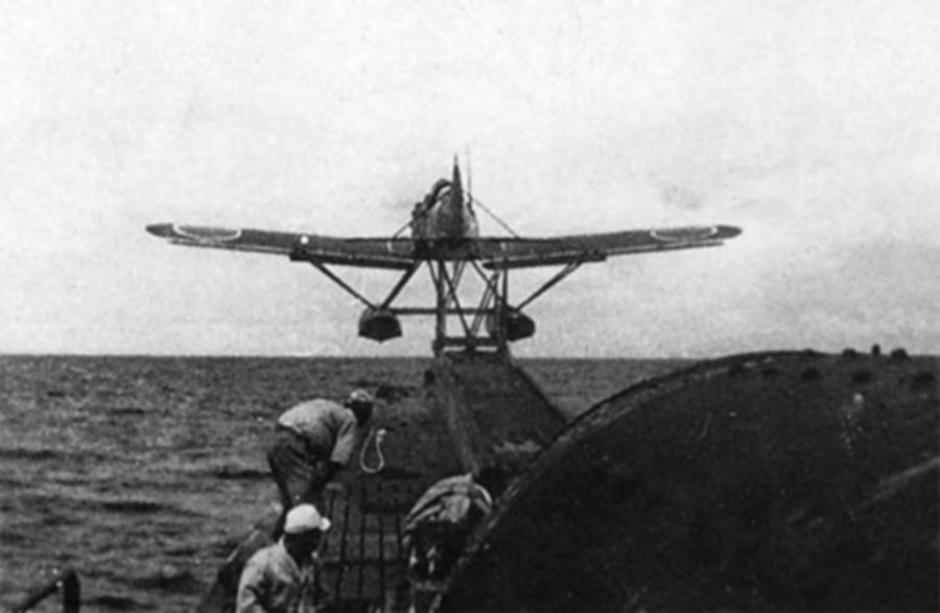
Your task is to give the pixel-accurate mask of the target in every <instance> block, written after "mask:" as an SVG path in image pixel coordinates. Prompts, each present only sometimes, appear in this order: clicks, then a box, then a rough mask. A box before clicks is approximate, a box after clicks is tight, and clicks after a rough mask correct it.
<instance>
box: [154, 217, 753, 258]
mask: <svg viewBox="0 0 940 613" xmlns="http://www.w3.org/2000/svg"><path fill="white" fill-rule="evenodd" d="M147 231H148V232H150V233H151V234H154V235H156V236H160V237H162V238H166V239H168V240H169V241H170V242H171V243H173V244H176V245H185V246H189V247H209V248H214V249H230V250H234V251H250V252H255V253H270V254H275V255H287V256H291V257H293V258H294V259H303V260H307V261H317V262H320V263H322V264H339V265H346V266H364V267H369V268H390V269H402V270H404V269H408V268H410V267H411V266H412V265H413V264H414V262H415V261H416V260H428V259H434V260H436V259H442V260H445V261H465V260H480V261H481V262H482V263H483V266H485V267H486V268H490V269H510V268H530V267H535V266H552V265H558V264H568V263H572V262H581V263H585V262H599V261H603V260H605V259H606V258H607V257H608V256H612V255H625V254H633V253H649V252H652V251H666V250H675V249H692V248H696V247H713V246H716V245H720V244H722V241H723V240H724V239H728V238H733V237H735V236H737V235H738V234H740V232H741V231H740V229H738V228H736V227H734V226H688V227H677V228H658V229H649V230H626V231H623V232H609V233H602V234H576V235H571V236H559V237H552V238H489V237H480V238H469V239H466V240H465V241H464V242H462V243H461V244H458V245H454V246H453V247H452V248H439V249H436V250H433V251H431V252H430V254H429V252H428V251H427V249H425V250H424V251H422V249H421V241H419V240H415V239H411V238H338V237H330V236H321V235H316V234H303V233H298V232H274V231H269V230H251V229H229V228H215V227H209V226H188V225H176V224H169V223H167V224H154V225H151V226H147Z"/></svg>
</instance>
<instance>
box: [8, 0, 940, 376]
mask: <svg viewBox="0 0 940 613" xmlns="http://www.w3.org/2000/svg"><path fill="white" fill-rule="evenodd" d="M938 31H940V4H937V3H935V2H932V1H930V0H925V1H913V0H909V1H901V2H871V1H865V0H859V1H848V0H845V1H838V2H837V1H828V2H827V1H822V2H803V1H796V0H794V1H780V2H774V1H770V2H760V3H755V2H750V1H748V0H737V1H688V2H679V1H648V2H629V3H628V2H622V1H611V2H605V1H602V0H597V1H594V2H578V1H574V0H572V1H560V0H551V1H539V2H518V1H511V2H502V1H495V0H494V1H464V2H460V1H454V2H446V3H443V2H434V1H431V0H420V1H410V0H409V1H408V2H405V1H396V2H381V1H375V2H357V1H349V0H343V1H342V2H340V1H333V2H330V1H322V2H291V1H287V0H285V1H281V2H249V1H242V2H233V1H228V0H226V1H224V2H223V1H202V2H200V1H186V2H182V1H172V0H167V1H161V2H136V1H127V0H120V1H110V2H109V1H96V2H88V1H75V2H52V1H47V2H34V1H29V2H26V1H23V2H16V1H7V2H4V3H2V4H0V74H2V75H3V78H2V83H3V84H2V86H0V87H2V92H3V94H2V95H0V275H2V277H0V278H2V287H3V298H2V300H0V353H69V354H156V355H170V354H173V355H175V354H186V355H271V356H279V355H350V356H373V355H374V356H396V355H417V356H420V355H429V354H430V341H431V338H432V328H433V322H432V321H430V320H428V319H406V320H404V321H403V328H404V330H405V335H404V337H402V338H400V339H395V340H392V341H388V342H386V343H384V344H381V345H379V344H376V343H374V342H372V341H368V340H365V339H361V338H358V337H357V336H356V326H357V321H358V317H359V312H360V311H361V305H360V304H359V303H358V302H356V301H355V300H354V299H352V298H351V297H349V296H348V295H347V294H345V293H344V292H343V291H342V290H341V289H339V288H338V287H336V286H335V285H333V284H332V283H331V282H330V281H329V280H328V279H326V278H325V277H323V276H321V275H319V274H318V273H317V272H316V271H315V270H314V269H313V268H312V267H310V266H304V265H302V264H297V263H290V262H288V261H286V259H284V258H283V257H274V256H269V255H261V254H245V253H232V252H226V251H215V250H202V249H186V248H180V247H174V246H170V245H168V244H166V243H165V242H163V241H161V240H159V239H157V238H155V237H152V236H150V235H148V234H146V233H145V232H144V226H145V225H147V224H150V223H158V222H176V223H191V224H204V225H218V226H226V227H236V228H237V227H247V228H262V229H271V230H286V231H303V232H309V233H313V234H323V235H331V236H378V237H385V236H390V235H392V234H393V233H395V232H396V231H397V230H398V229H399V228H400V227H401V226H402V225H403V223H405V221H407V218H408V214H409V212H410V208H411V204H412V203H413V202H415V201H416V200H417V199H419V198H420V197H421V196H423V194H424V193H425V192H426V191H427V190H428V189H429V188H430V186H431V185H432V183H433V182H434V181H435V180H436V179H438V178H439V177H442V176H447V175H448V173H449V171H450V165H451V163H452V160H453V157H454V155H455V154H457V155H459V156H460V158H461V164H462V165H463V167H464V169H465V170H464V173H465V174H466V173H467V172H468V171H469V172H470V174H471V177H472V188H473V193H474V196H475V197H476V198H477V199H479V201H481V202H482V203H483V204H484V205H485V206H486V208H487V209H489V210H491V211H493V212H494V213H495V214H496V215H498V217H499V218H500V219H502V220H503V221H504V222H505V223H506V224H508V225H509V226H510V227H511V228H512V229H513V230H514V231H515V232H516V233H518V234H520V235H524V236H552V235H560V234H568V233H586V232H603V231H612V230H617V229H631V228H648V227H658V226H676V225H690V224H712V223H726V224H732V225H736V226H739V227H741V228H742V229H743V234H742V235H741V236H740V237H738V238H735V239H734V240H732V241H729V242H727V243H726V244H725V245H724V246H722V247H719V248H717V249H699V250H689V251H683V252H672V253H661V254H648V255H639V256H624V257H616V258H611V259H609V260H608V261H607V262H605V263H602V264H592V265H590V266H584V267H582V268H581V269H580V270H579V271H578V272H577V273H576V274H574V275H573V276H571V277H570V278H568V279H566V280H565V281H564V282H562V283H561V284H560V285H559V286H557V287H556V288H555V289H553V290H552V291H550V292H548V293H547V294H546V295H544V296H542V297H540V298H539V299H537V300H536V301H535V302H533V303H532V304H531V306H530V307H529V308H528V309H527V312H528V314H529V315H530V316H532V317H533V319H535V321H536V324H537V326H538V329H537V332H536V335H535V336H534V337H533V338H531V339H528V340H524V341H521V342H519V343H516V344H515V345H514V346H513V352H514V353H515V354H516V355H519V356H522V357H527V356H567V357H589V358H595V357H596V358H603V357H696V358H699V357H711V356H719V355H726V354H730V353H738V352H744V351H757V350H765V349H803V348H813V349H817V350H820V351H841V350H842V349H843V348H846V347H854V348H856V349H859V350H868V349H869V348H870V347H871V346H872V345H873V344H875V343H878V344H880V345H881V346H882V348H883V349H884V350H886V351H889V350H891V349H893V348H895V347H904V348H905V349H906V350H907V351H908V352H910V353H938V352H940V326H938V325H937V323H936V322H937V321H938V320H940V318H938V315H940V312H938V311H940V310H938V308H937V307H936V304H938V303H940V300H938V298H940V275H938V274H937V273H936V271H937V270H940V164H938V163H940V36H937V35H936V33H937V32H938ZM481 226H482V228H481V229H482V232H483V233H484V234H491V235H505V230H504V229H503V228H502V227H501V225H500V224H498V223H496V222H495V221H493V220H492V219H491V218H489V217H487V216H485V215H483V216H481ZM342 272H343V273H344V275H345V277H346V278H347V279H348V280H349V281H350V282H351V283H352V284H353V285H354V286H356V287H357V288H358V289H360V290H361V291H363V292H364V293H366V294H368V295H369V296H370V297H376V298H378V297H381V296H384V294H385V293H386V292H387V291H388V289H389V288H390V287H391V285H392V284H393V283H394V280H395V275H391V276H390V275H389V273H385V272H381V271H366V270H360V269H343V270H342ZM552 272H553V271H540V270H534V271H525V272H522V271H520V272H518V273H513V276H512V277H511V287H512V289H511V291H512V292H513V294H512V295H513V296H522V295H524V292H525V291H526V289H527V288H528V289H530V290H531V289H534V288H535V287H537V286H538V285H539V284H540V283H541V282H542V281H544V280H546V279H547V278H548V277H549V276H550V275H551V273H552ZM414 285H415V287H414V288H410V289H409V291H408V292H406V295H405V296H404V297H405V298H408V299H409V300H411V301H412V302H415V303H421V304H430V303H431V299H432V292H431V287H430V284H429V282H428V280H427V279H426V278H425V277H421V278H419V279H416V283H415V284H414ZM516 292H519V293H518V294H517V293H516Z"/></svg>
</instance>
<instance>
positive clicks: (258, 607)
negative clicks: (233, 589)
mask: <svg viewBox="0 0 940 613" xmlns="http://www.w3.org/2000/svg"><path fill="white" fill-rule="evenodd" d="M266 585H267V581H266V578H265V574H264V567H263V565H262V564H261V563H260V562H259V561H258V560H257V559H255V557H252V558H251V559H249V560H248V563H247V564H245V570H243V571H242V576H241V578H240V579H239V581H238V596H237V600H236V608H235V612H236V613H267V610H266V609H265V608H264V604H263V603H264V599H263V597H264V594H265V593H266V592H267V587H266Z"/></svg>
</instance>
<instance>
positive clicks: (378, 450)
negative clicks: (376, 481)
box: [359, 428, 386, 475]
mask: <svg viewBox="0 0 940 613" xmlns="http://www.w3.org/2000/svg"><path fill="white" fill-rule="evenodd" d="M385 434H386V430H385V428H378V429H376V428H369V434H368V435H366V440H365V441H363V443H362V449H360V450H359V468H361V469H362V472H364V473H366V474H369V475H374V474H375V473H377V472H379V471H381V470H382V469H383V468H385V456H384V455H382V441H383V440H384V439H385ZM370 439H373V440H375V455H377V456H378V458H379V461H378V463H377V464H376V465H375V466H369V465H368V464H367V463H366V451H368V449H369V440H370Z"/></svg>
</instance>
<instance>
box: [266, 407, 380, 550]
mask: <svg viewBox="0 0 940 613" xmlns="http://www.w3.org/2000/svg"><path fill="white" fill-rule="evenodd" d="M373 404H374V400H373V398H372V395H371V394H369V392H367V391H365V390H362V389H357V390H354V391H353V392H352V393H351V394H350V395H349V398H348V399H347V400H346V403H345V405H342V404H339V403H338V402H334V401H332V400H326V399H323V398H318V399H315V400H309V401H307V402H302V403H300V404H298V405H297V406H295V407H293V408H291V409H288V410H287V411H285V412H284V413H283V414H282V415H281V416H280V417H279V418H278V420H277V424H276V426H275V432H274V437H273V439H272V441H271V443H270V444H269V446H268V452H267V455H268V465H269V466H270V467H271V475H272V476H273V477H274V481H275V483H277V489H278V492H279V493H280V495H281V505H282V507H283V513H282V514H281V521H279V522H278V526H277V527H276V528H275V530H274V538H278V537H279V536H280V530H281V527H282V526H283V520H284V517H285V515H286V513H287V510H288V509H290V508H291V507H293V506H295V505H297V504H300V503H304V502H305V503H312V504H316V505H319V506H320V508H323V489H324V488H325V487H326V485H327V484H328V483H329V482H330V481H332V480H333V478H334V477H335V476H336V473H337V472H339V471H340V470H341V469H342V468H343V467H345V466H346V465H347V464H349V461H350V459H351V458H352V456H353V452H354V450H355V448H356V445H357V444H358V441H359V439H360V437H361V434H362V431H363V430H364V429H365V428H366V427H367V426H368V424H369V422H370V421H371V419H372V407H373Z"/></svg>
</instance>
